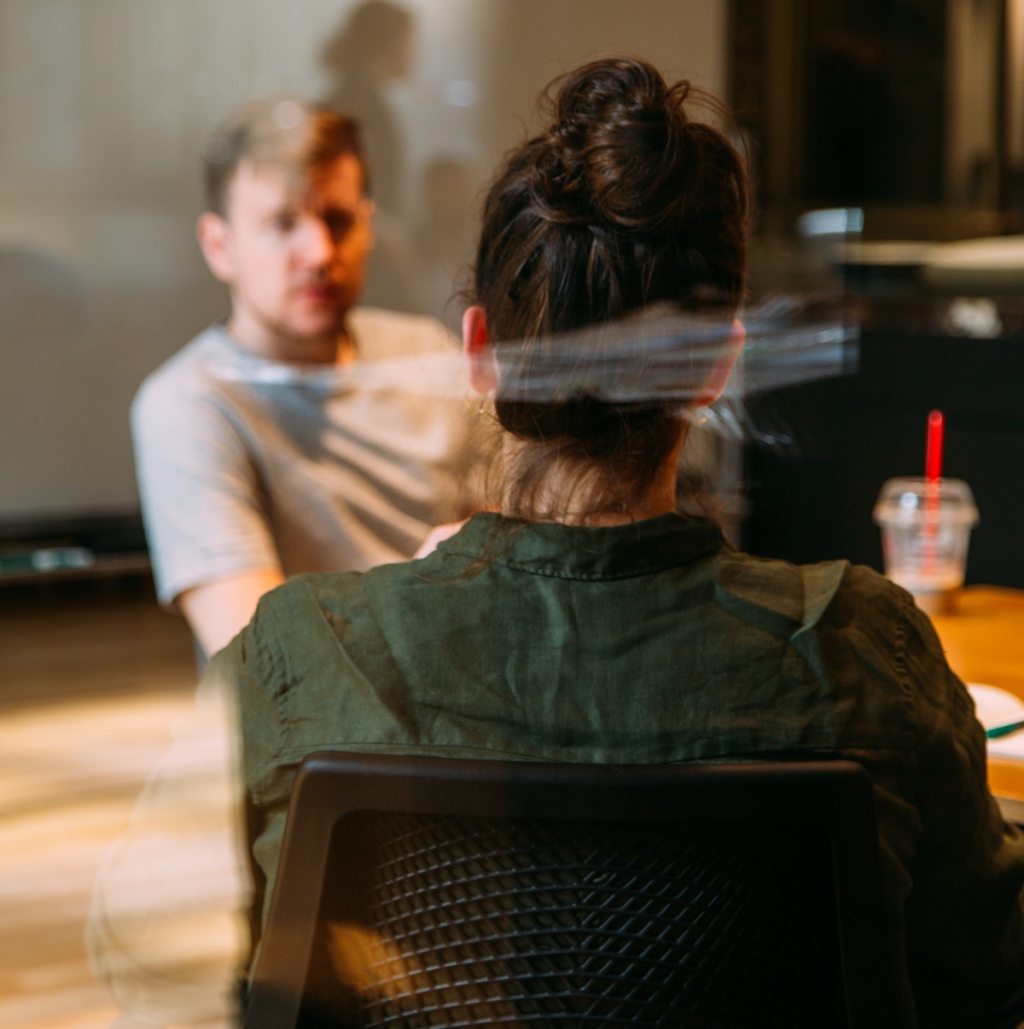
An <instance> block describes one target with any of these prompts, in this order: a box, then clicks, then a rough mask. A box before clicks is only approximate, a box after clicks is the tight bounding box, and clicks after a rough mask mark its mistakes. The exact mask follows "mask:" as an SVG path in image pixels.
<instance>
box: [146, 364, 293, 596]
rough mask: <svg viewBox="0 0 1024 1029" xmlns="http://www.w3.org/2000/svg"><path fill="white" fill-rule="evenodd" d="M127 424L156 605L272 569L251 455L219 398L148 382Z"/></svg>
mask: <svg viewBox="0 0 1024 1029" xmlns="http://www.w3.org/2000/svg"><path fill="white" fill-rule="evenodd" d="M131 427H132V440H133V444H134V448H135V466H136V477H137V480H138V486H139V495H140V499H141V501H142V513H143V518H144V521H145V525H146V537H147V541H148V544H149V551H150V557H151V560H152V563H153V577H154V579H155V581H156V587H157V595H158V596H159V598H160V601H161V602H162V603H164V604H170V603H171V602H172V601H173V600H174V598H175V597H177V596H178V595H179V594H180V593H182V592H183V591H184V590H187V589H191V588H193V587H196V586H201V585H203V584H205V583H209V582H215V581H217V580H218V579H223V578H226V577H228V576H230V575H233V574H237V573H239V572H244V571H251V570H256V569H261V568H271V569H276V568H279V567H280V561H279V558H278V554H277V549H276V547H275V545H274V540H273V537H272V535H271V531H270V526H269V524H268V514H267V505H266V500H265V495H264V491H263V489H262V486H261V483H260V481H259V476H258V473H257V470H256V468H255V466H254V463H253V459H252V455H251V454H250V452H249V449H248V447H247V446H246V443H245V440H244V438H243V437H242V435H241V433H240V431H239V429H238V428H237V427H236V426H235V424H234V423H233V422H232V419H231V416H230V415H229V414H228V413H227V410H226V408H225V406H224V404H223V403H222V402H219V401H218V400H217V398H215V397H213V396H210V395H205V394H203V393H202V392H199V391H193V390H189V389H187V388H182V389H175V388H174V384H173V382H168V381H166V380H163V381H161V380H159V379H156V380H153V379H151V380H149V381H148V382H146V383H144V384H143V386H142V388H141V389H140V390H139V393H138V394H137V396H136V398H135V401H134V403H133V405H132V412H131Z"/></svg>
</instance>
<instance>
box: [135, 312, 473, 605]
mask: <svg viewBox="0 0 1024 1029" xmlns="http://www.w3.org/2000/svg"><path fill="white" fill-rule="evenodd" d="M349 328H350V331H351V332H352V335H353V338H354V339H355V341H356V346H357V349H358V355H359V356H358V360H357V361H356V362H355V363H354V364H352V365H349V366H345V367H335V366H333V365H332V366H328V367H325V366H303V365H294V364H287V363H280V362H274V361H268V360H266V359H263V358H260V357H257V356H255V355H253V354H252V353H250V352H249V351H247V350H245V349H244V348H242V347H240V346H239V345H238V344H237V343H235V342H233V341H232V340H231V339H230V338H229V336H228V335H227V333H226V331H225V330H224V328H223V326H220V325H214V326H212V327H210V328H209V329H207V330H206V331H205V332H203V333H201V334H200V335H199V336H197V337H196V338H195V339H194V340H192V342H191V343H189V344H188V345H187V346H185V347H184V348H183V349H182V350H180V351H179V352H178V353H177V354H175V355H174V357H172V358H171V359H170V360H168V361H167V362H165V363H164V364H163V365H162V366H161V367H160V368H158V369H157V370H156V371H155V372H153V373H152V374H151V375H150V376H149V377H148V378H147V379H146V380H145V382H144V383H143V384H142V386H141V388H140V389H139V392H138V394H137V395H136V397H135V401H134V403H133V405H132V436H133V440H134V444H135V458H136V470H137V475H138V482H139V491H140V495H141V498H142V508H143V515H144V518H145V523H146V533H147V537H148V540H149V547H150V554H151V557H152V561H153V573H154V577H155V579H156V584H157V593H158V595H159V597H160V600H161V601H162V602H163V603H165V604H168V603H170V602H171V601H173V600H174V598H175V597H176V596H178V595H179V594H180V593H182V592H183V591H184V590H186V589H190V588H193V587H196V586H199V585H202V584H204V583H207V582H212V581H216V580H217V579H221V578H224V577H226V576H229V575H232V574H236V573H239V572H244V571H248V570H255V569H259V568H279V569H280V570H281V571H282V572H283V573H284V574H285V575H295V574H297V573H300V572H309V571H346V570H357V571H363V570H365V569H367V568H370V567H372V566H373V565H377V564H383V563H385V562H389V561H402V560H405V559H407V558H409V557H410V556H411V555H412V554H413V552H414V551H415V550H416V548H417V547H418V546H419V545H420V543H421V542H422V541H423V538H424V536H425V535H426V533H427V532H428V530H429V529H430V527H431V526H433V525H436V524H438V523H439V522H445V521H452V520H454V519H456V518H459V517H463V516H465V514H466V513H468V512H467V508H468V507H469V505H470V504H471V503H472V502H473V498H471V497H470V496H469V495H468V488H467V487H466V483H467V477H468V476H469V474H470V464H471V461H470V459H469V456H468V453H469V451H468V448H467V438H468V430H469V424H470V423H469V420H470V416H471V415H470V412H471V411H473V410H474V409H475V404H473V403H472V402H471V401H469V399H468V397H467V392H466V387H465V385H464V379H463V375H462V369H461V357H460V355H459V352H458V349H457V346H456V344H455V341H454V340H453V339H452V337H451V336H450V335H449V334H448V332H447V331H446V330H445V329H444V327H443V326H442V325H441V324H440V323H438V322H436V321H434V320H433V319H430V318H421V317H413V316H409V315H404V314H395V313H392V312H387V311H380V310H375V309H357V310H355V311H353V312H352V313H351V314H350V316H349Z"/></svg>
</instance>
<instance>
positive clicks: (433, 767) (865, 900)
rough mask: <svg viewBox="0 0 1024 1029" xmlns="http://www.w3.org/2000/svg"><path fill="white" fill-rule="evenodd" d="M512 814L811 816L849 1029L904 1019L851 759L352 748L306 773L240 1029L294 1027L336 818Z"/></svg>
mask: <svg viewBox="0 0 1024 1029" xmlns="http://www.w3.org/2000/svg"><path fill="white" fill-rule="evenodd" d="M361 810H373V811H381V812H427V813H432V814H438V815H446V814H461V815H470V816H472V815H477V816H490V817H493V816H494V815H495V813H499V812H500V814H501V815H502V816H504V817H508V818H509V819H516V818H530V819H554V820H562V821H564V820H571V819H579V820H592V821H601V820H615V821H622V820H635V821H644V822H659V821H663V822H675V821H678V820H686V821H694V820H714V821H736V820H739V821H758V820H769V821H778V820H782V819H794V820H800V821H808V822H810V823H813V824H814V825H816V826H817V827H818V828H820V829H821V830H823V831H824V832H825V833H827V835H828V838H829V839H830V841H831V856H832V865H833V879H834V897H835V902H836V920H837V925H838V929H839V937H840V956H841V965H842V972H843V979H844V987H845V993H846V995H845V1002H846V1011H847V1024H848V1026H849V1029H860V1027H862V1026H863V1027H869V1026H870V1027H871V1029H879V1027H884V1026H897V1025H900V1024H901V1022H900V1020H899V1017H898V1015H897V1014H896V1013H897V1012H899V1011H900V1010H901V1002H900V1000H899V996H900V984H899V976H898V973H897V968H898V967H899V965H898V963H897V961H896V958H895V956H894V955H891V954H889V953H888V952H887V950H888V944H887V942H886V937H885V929H884V920H883V913H882V912H883V908H882V904H881V887H880V878H879V871H878V844H877V828H876V823H875V813H874V795H873V788H872V784H871V780H870V778H869V777H868V775H867V773H866V771H865V770H864V768H863V767H862V766H860V765H858V764H856V763H855V762H852V761H846V760H828V761H776V762H746V763H728V764H714V763H709V764H703V763H690V764H676V765H594V764H562V763H546V762H545V763H539V762H518V761H514V762H507V761H481V760H462V759H451V758H441V757H426V756H418V755H415V756H408V755H394V754H379V753H378V754H362V753H351V752H343V751H340V752H326V751H324V752H317V753H313V754H310V755H309V756H308V757H306V758H305V760H304V761H303V762H302V765H301V766H300V768H299V771H298V774H297V777H296V780H295V785H294V787H293V791H292V796H291V802H290V806H289V813H288V820H287V825H286V829H285V838H284V843H283V847H282V851H281V858H280V862H279V865H278V874H277V880H276V884H275V888H274V893H273V897H272V901H271V906H270V911H269V917H268V919H267V922H266V928H265V932H264V936H263V940H262V942H261V945H260V949H259V954H258V958H257V961H256V964H255V968H254V971H253V975H252V980H251V989H250V993H249V1000H248V1004H247V1006H246V1012H245V1019H244V1025H245V1029H284V1027H288V1026H294V1025H297V1024H298V1013H299V1009H300V1006H301V1002H302V990H303V985H304V983H303V981H302V980H301V979H300V980H299V981H296V968H302V969H306V968H308V965H309V961H310V957H311V951H312V946H313V929H314V926H315V925H316V922H317V918H318V915H319V905H320V899H321V893H320V891H317V890H311V889H309V884H310V883H311V882H313V883H322V882H324V881H325V876H326V872H327V862H328V859H329V852H330V848H331V841H332V834H333V830H334V826H335V824H336V823H337V821H338V819H340V818H343V817H345V816H346V815H348V814H351V813H353V812H355V811H361Z"/></svg>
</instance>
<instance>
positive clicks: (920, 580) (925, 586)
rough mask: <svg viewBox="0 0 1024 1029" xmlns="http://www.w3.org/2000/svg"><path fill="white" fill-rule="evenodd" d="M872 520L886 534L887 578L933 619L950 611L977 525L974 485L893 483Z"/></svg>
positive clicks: (942, 481) (947, 481)
mask: <svg viewBox="0 0 1024 1029" xmlns="http://www.w3.org/2000/svg"><path fill="white" fill-rule="evenodd" d="M874 517H875V521H876V522H877V523H878V524H879V525H880V526H881V529H882V554H883V557H884V561H885V574H886V576H887V577H888V578H890V579H892V581H893V582H895V583H897V584H898V585H900V586H902V587H903V588H904V589H905V590H908V591H909V592H910V593H912V594H913V595H914V599H915V600H916V601H917V604H918V606H919V607H920V608H922V609H923V610H924V611H927V612H928V613H929V614H935V613H938V612H946V611H952V610H953V609H954V608H955V607H956V600H957V597H958V595H959V593H960V588H961V587H962V586H963V582H964V568H965V566H966V564H967V543H968V540H969V538H970V534H971V529H972V528H973V527H974V526H975V525H977V523H978V509H977V507H975V504H974V497H973V495H972V494H971V488H970V486H968V485H967V483H966V482H963V481H962V480H960V479H923V478H920V479H919V478H903V479H889V480H888V482H886V483H885V484H884V485H883V486H882V491H881V493H879V495H878V501H877V503H876V504H875V510H874Z"/></svg>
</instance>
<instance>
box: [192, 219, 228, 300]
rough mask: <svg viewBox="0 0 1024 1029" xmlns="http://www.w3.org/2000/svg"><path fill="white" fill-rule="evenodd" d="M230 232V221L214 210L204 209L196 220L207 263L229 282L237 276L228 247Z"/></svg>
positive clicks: (218, 276)
mask: <svg viewBox="0 0 1024 1029" xmlns="http://www.w3.org/2000/svg"><path fill="white" fill-rule="evenodd" d="M230 232H231V229H230V227H229V226H228V223H227V222H226V221H225V220H224V219H223V218H222V217H221V216H220V215H219V214H214V212H213V211H204V212H203V213H202V214H201V215H200V216H199V221H198V222H196V235H197V236H198V237H199V249H200V250H202V252H203V257H205V258H206V264H207V265H208V267H209V269H210V271H211V272H213V274H214V275H215V276H216V277H217V278H218V279H220V281H221V282H227V283H230V282H232V281H233V280H234V277H235V266H234V262H233V261H232V259H231V252H230V249H229V247H228V236H229V234H230Z"/></svg>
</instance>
